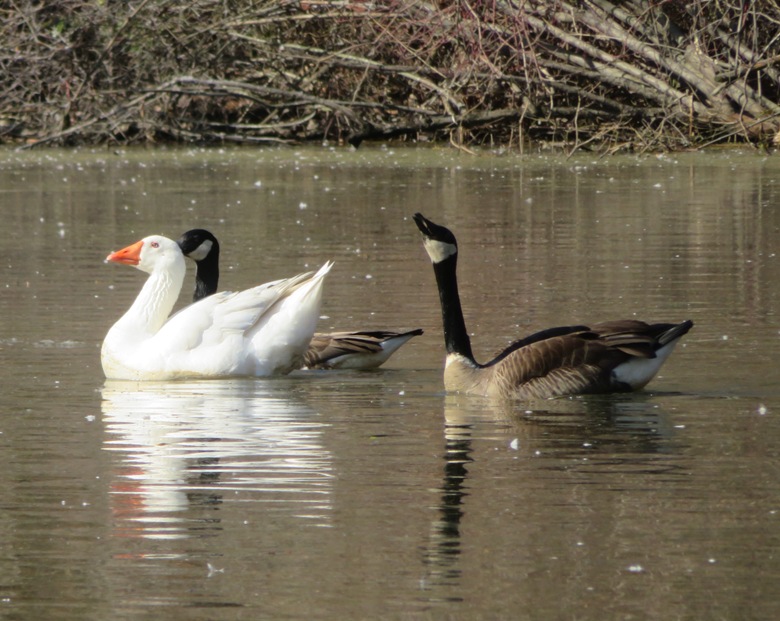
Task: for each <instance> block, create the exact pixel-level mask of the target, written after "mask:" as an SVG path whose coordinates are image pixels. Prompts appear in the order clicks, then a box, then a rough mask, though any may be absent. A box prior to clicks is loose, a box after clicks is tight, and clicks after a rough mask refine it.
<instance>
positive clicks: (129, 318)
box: [117, 255, 187, 334]
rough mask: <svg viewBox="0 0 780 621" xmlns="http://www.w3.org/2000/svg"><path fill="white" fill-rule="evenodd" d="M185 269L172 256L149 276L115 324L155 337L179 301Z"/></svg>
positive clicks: (179, 259) (178, 257)
mask: <svg viewBox="0 0 780 621" xmlns="http://www.w3.org/2000/svg"><path fill="white" fill-rule="evenodd" d="M186 271H187V266H186V264H185V263H184V258H183V257H182V256H181V255H176V256H174V257H172V259H171V260H170V261H166V262H165V264H164V265H160V266H157V268H156V269H155V270H154V271H153V272H152V273H151V274H150V275H149V278H148V279H147V280H146V282H145V283H144V286H143V288H142V289H141V292H140V293H139V294H138V297H137V298H136V299H135V302H133V305H132V306H131V307H130V308H129V309H128V310H127V312H126V313H125V314H124V315H123V316H122V318H121V319H120V320H119V321H118V322H117V323H122V324H132V325H133V327H134V328H135V329H137V330H140V331H142V332H146V333H147V334H156V333H157V332H158V331H159V329H160V328H161V327H162V326H163V324H164V323H165V322H166V321H167V319H168V316H169V315H170V314H171V311H172V310H173V306H174V305H175V304H176V300H177V299H178V298H179V292H180V291H181V287H182V284H183V283H184V276H185V274H186Z"/></svg>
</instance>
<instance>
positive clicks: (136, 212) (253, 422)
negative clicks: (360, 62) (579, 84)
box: [0, 148, 780, 620]
mask: <svg viewBox="0 0 780 621" xmlns="http://www.w3.org/2000/svg"><path fill="white" fill-rule="evenodd" d="M778 205H780V160H777V158H764V157H761V156H757V155H754V154H714V155H694V154H692V155H684V156H678V157H667V158H655V157H648V158H643V159H632V158H620V159H603V160H597V159H596V158H587V157H585V156H583V157H581V158H580V159H577V160H563V159H560V158H554V157H542V156H532V157H526V158H522V159H520V158H515V157H509V156H503V157H501V156H492V155H483V156H479V157H470V156H467V155H465V154H459V153H455V152H453V151H451V150H435V149H428V150H393V149H361V150H360V151H358V152H351V151H348V150H342V149H335V150H332V149H325V148H322V149H305V150H278V151H277V150H265V151H264V150H225V151H219V150H208V151H202V150H176V151H165V150H159V151H140V150H139V151H111V150H103V151H95V152H87V151H77V152H72V151H49V152H33V153H24V154H19V153H13V152H3V153H0V213H1V214H2V216H3V221H2V229H1V230H2V234H1V235H2V244H1V245H0V317H2V322H1V323H0V362H1V363H2V366H1V367H0V387H1V391H0V450H2V455H3V458H4V459H3V466H4V467H3V469H2V472H0V483H1V484H2V489H3V490H4V494H3V498H2V501H0V503H1V504H0V616H2V617H3V618H8V619H52V620H57V619H96V620H97V619H100V620H102V619H117V620H122V619H136V618H165V619H204V620H205V619H261V618H273V619H299V618H308V619H364V618H434V619H436V618H463V619H475V618H518V619H522V618H529V619H531V618H533V619H593V620H603V619H612V618H615V619H617V618H619V619H645V618H646V619H651V618H652V619H662V618H663V619H715V618H723V619H736V618H739V619H774V618H777V617H778V615H780V600H778V598H777V583H778V580H780V466H778V464H779V463H780V460H779V459H778V457H780V449H779V448H778V446H780V443H779V442H778V440H780V316H779V314H778V309H779V306H780V303H779V299H778V298H779V297H780V295H779V294H778V291H779V290H780V287H778V284H777V283H778V282H780V260H779V259H778V257H777V251H778V250H777V249H778V242H779V241H780V209H779V208H778ZM415 211H422V212H423V213H424V214H425V215H427V216H429V217H431V218H433V219H434V220H436V221H437V222H441V223H442V224H447V225H449V226H450V227H451V228H452V229H453V230H454V231H455V233H456V234H457V235H458V239H459V242H460V251H461V258H460V278H461V292H462V294H463V296H464V307H465V313H466V318H467V322H468V325H469V328H470V330H471V331H472V332H473V334H474V348H475V352H476V353H477V356H478V357H480V358H483V359H485V358H487V357H488V356H489V355H490V354H491V353H493V352H495V351H496V350H497V349H499V348H500V347H503V346H504V345H505V344H506V343H507V342H508V341H509V340H511V339H513V338H516V337H518V336H521V335H523V334H526V333H528V332H530V331H532V330H535V329H539V328H543V327H549V326H553V325H561V324H569V323H573V322H582V321H594V320H601V319H609V318H621V317H631V316H635V315H636V316H638V317H640V318H644V319H648V320H658V321H679V320H682V319H685V318H691V319H693V320H694V321H695V322H696V327H695V328H694V330H693V331H692V332H691V333H690V334H689V335H688V336H687V337H686V338H685V342H684V346H680V347H678V349H677V350H676V351H675V353H674V355H673V356H672V358H671V359H670V361H669V362H668V363H667V365H666V366H665V367H664V368H663V369H662V371H661V374H660V376H659V377H658V378H657V379H656V380H655V381H654V382H653V383H652V384H651V385H650V387H649V388H650V389H649V390H648V391H645V392H643V393H639V394H633V395H628V396H626V395H622V396H618V397H598V398H597V397H593V398H588V399H567V400H557V401H552V402H550V403H549V404H546V407H545V408H544V409H540V408H538V407H537V408H535V409H534V410H528V409H527V408H526V407H524V406H522V405H515V406H514V407H509V408H506V407H499V406H496V405H493V404H490V403H486V402H485V401H483V400H481V399H475V398H468V397H462V396H457V395H444V394H443V392H442V383H441V365H442V362H443V345H442V342H441V341H442V338H441V328H440V325H439V321H440V317H439V308H438V298H437V294H436V291H435V289H434V282H433V274H432V270H431V268H430V264H429V262H428V259H427V257H426V255H425V253H424V251H423V249H422V246H421V243H420V236H419V233H418V232H417V231H416V227H415V226H414V224H413V223H412V221H411V219H410V216H411V214H412V213H414V212H415ZM195 226H198V227H205V228H209V229H211V230H212V231H213V232H214V233H215V234H216V235H217V236H218V237H219V238H220V240H221V242H222V259H223V275H222V283H223V285H224V287H225V288H230V289H238V288H242V287H247V286H250V285H252V284H256V283H260V282H265V281H267V280H271V279H275V278H280V277H284V276H289V275H292V274H295V273H298V272H300V271H302V270H304V269H307V268H310V267H313V266H316V265H319V264H321V263H322V262H324V261H325V260H327V259H334V260H335V261H336V266H335V268H334V270H333V272H332V273H331V275H330V276H329V279H328V282H327V286H326V294H325V301H324V306H323V315H324V317H323V320H322V324H321V327H322V329H331V328H336V329H357V328H391V329H397V328H413V327H422V328H424V329H425V330H426V333H425V335H424V336H422V337H418V338H416V339H414V340H412V341H411V342H410V343H409V344H408V345H407V346H405V347H404V348H403V349H402V350H401V351H400V352H399V353H398V354H397V355H396V356H395V357H394V358H392V359H391V361H390V362H389V363H388V364H387V365H386V366H385V367H384V368H383V369H382V370H381V371H379V372H374V373H357V372H339V373H328V372H320V373H309V374H304V373H300V374H297V375H294V376H290V377H284V378H271V379H260V380H230V381H212V382H208V381H206V382H177V383H171V384H156V383H140V384H136V383H121V382H108V383H107V382H106V381H105V380H104V378H103V376H102V371H101V368H100V361H99V346H100V342H101V340H102V338H103V335H104V334H105V332H106V331H107V330H108V328H109V326H110V325H111V324H112V323H113V322H114V321H115V320H116V319H117V318H118V317H119V316H120V315H121V314H122V312H124V310H125V309H126V308H127V306H128V305H129V304H130V302H131V301H132V299H133V298H134V297H135V295H136V293H137V292H138V289H139V288H140V286H141V283H142V282H143V275H142V274H141V273H140V272H138V271H136V270H133V269H131V268H128V267H126V266H116V265H106V264H104V263H103V258H104V257H105V256H106V254H107V253H108V252H109V251H111V250H114V249H116V248H119V247H122V246H125V245H127V244H129V243H131V242H133V241H136V240H137V239H139V238H141V237H143V236H145V235H148V234H152V233H162V234H165V235H167V236H169V237H173V238H176V237H178V235H179V234H181V233H182V232H183V231H185V230H186V229H189V228H193V227H195ZM190 284H191V280H190V281H188V284H187V286H186V290H185V292H184V293H183V294H182V303H186V302H187V301H188V300H189V298H190V293H191V291H190V289H189V287H190Z"/></svg>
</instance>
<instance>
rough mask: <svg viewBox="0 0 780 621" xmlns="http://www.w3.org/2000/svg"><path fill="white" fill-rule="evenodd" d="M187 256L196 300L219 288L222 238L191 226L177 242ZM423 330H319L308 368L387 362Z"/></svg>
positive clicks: (309, 352)
mask: <svg viewBox="0 0 780 621" xmlns="http://www.w3.org/2000/svg"><path fill="white" fill-rule="evenodd" d="M177 243H178V244H179V247H180V248H181V250H182V252H183V253H184V255H185V256H187V257H189V258H191V259H193V260H194V261H195V264H196V266H197V269H196V272H195V291H194V293H193V296H192V299H193V301H194V302H197V301H198V300H201V299H203V298H204V297H207V296H209V295H211V294H213V293H215V292H216V291H217V286H218V284H219V241H217V238H216V237H215V236H214V234H213V233H211V232H210V231H207V230H206V229H192V230H190V231H187V232H186V233H184V234H183V235H182V236H181V237H180V238H179V240H178V242H177ZM422 333H423V331H422V330H420V329H419V328H418V329H414V330H407V331H405V332H392V331H389V330H358V331H354V332H333V333H330V334H321V333H316V334H314V336H313V337H312V339H311V341H310V343H309V348H308V349H307V351H306V353H305V355H304V357H303V368H307V369H362V370H367V369H375V368H377V367H379V366H381V365H382V364H384V363H385V362H386V361H387V360H388V358H390V356H392V355H393V354H394V353H395V352H396V351H397V350H398V349H399V348H400V347H401V346H402V345H403V344H404V343H406V342H407V341H408V340H409V339H411V338H412V337H415V336H419V335H420V334H422Z"/></svg>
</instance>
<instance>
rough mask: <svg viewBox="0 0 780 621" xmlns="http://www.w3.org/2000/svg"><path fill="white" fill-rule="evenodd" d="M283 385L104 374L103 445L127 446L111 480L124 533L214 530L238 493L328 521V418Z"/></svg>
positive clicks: (180, 534)
mask: <svg viewBox="0 0 780 621" xmlns="http://www.w3.org/2000/svg"><path fill="white" fill-rule="evenodd" d="M281 394H282V393H281V392H280V391H279V390H276V391H275V392H274V393H271V392H266V393H265V394H264V393H263V392H262V390H260V389H259V384H258V383H256V382H252V381H242V380H235V381H220V382H217V381H212V382H182V383H177V382H174V383H166V384H151V383H143V384H137V383H132V382H107V383H106V385H105V387H104V389H103V403H102V409H103V417H104V422H105V427H106V432H107V436H106V439H105V443H104V448H105V449H106V450H110V451H117V452H120V453H121V454H122V462H121V465H120V468H119V471H118V472H117V473H116V474H115V476H114V480H113V481H112V484H111V489H112V493H113V498H112V500H113V512H114V515H115V525H116V528H117V529H118V532H119V533H120V534H121V535H123V536H128V537H145V538H155V539H166V538H167V539H170V538H188V537H192V536H196V534H197V536H200V537H202V536H205V535H207V534H208V533H209V532H211V533H212V534H213V532H214V531H215V530H219V529H220V519H219V514H218V513H214V512H213V509H216V508H218V507H219V506H220V505H221V504H222V503H226V502H231V501H235V502H246V501H262V502H264V503H269V505H270V508H271V510H273V509H281V508H284V509H286V510H292V511H293V512H294V514H295V515H297V516H299V517H303V518H307V519H309V520H311V521H312V522H313V523H315V524H318V525H321V524H327V523H328V522H329V514H330V509H331V506H330V495H331V470H332V467H331V455H330V453H329V452H328V451H327V450H326V449H325V448H323V446H322V443H321V434H322V428H323V426H324V425H323V424H322V423H319V422H315V421H314V420H313V416H314V412H313V411H312V410H311V409H309V408H308V407H306V406H305V405H302V404H300V403H296V402H295V401H294V400H292V399H289V398H284V397H283V396H280V395H281ZM209 510H212V511H211V512H209ZM204 511H205V513H204Z"/></svg>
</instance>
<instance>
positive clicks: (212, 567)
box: [206, 563, 225, 578]
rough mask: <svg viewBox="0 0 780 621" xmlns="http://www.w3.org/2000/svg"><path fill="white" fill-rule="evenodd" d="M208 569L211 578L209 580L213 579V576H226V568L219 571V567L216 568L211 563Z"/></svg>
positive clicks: (207, 564) (207, 565) (208, 564)
mask: <svg viewBox="0 0 780 621" xmlns="http://www.w3.org/2000/svg"><path fill="white" fill-rule="evenodd" d="M206 567H208V570H209V576H208V577H209V578H211V576H213V575H214V574H224V573H225V568H224V567H223V568H222V569H218V568H217V567H214V565H212V564H211V563H206Z"/></svg>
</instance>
